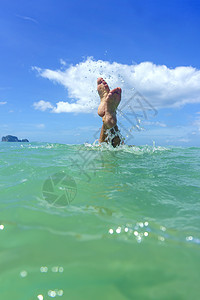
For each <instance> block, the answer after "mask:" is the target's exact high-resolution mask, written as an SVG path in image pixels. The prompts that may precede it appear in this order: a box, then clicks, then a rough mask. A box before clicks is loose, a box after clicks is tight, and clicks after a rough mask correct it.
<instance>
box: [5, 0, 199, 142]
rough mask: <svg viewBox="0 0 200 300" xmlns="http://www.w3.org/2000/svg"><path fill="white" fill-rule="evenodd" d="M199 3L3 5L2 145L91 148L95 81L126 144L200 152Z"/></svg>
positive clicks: (96, 122) (48, 0) (96, 121)
mask: <svg viewBox="0 0 200 300" xmlns="http://www.w3.org/2000/svg"><path fill="white" fill-rule="evenodd" d="M199 15H200V1H198V0H197V1H195V0H187V1H186V0H115V1H114V0H106V1H105V0H102V1H93V0H85V1H82V0H73V1H68V0H59V1H54V0H40V1H39V0H34V1H33V0H32V1H30V0H26V1H25V0H18V1H16V0H10V1H7V0H1V2H0V137H2V136H5V135H8V134H11V135H15V136H17V137H18V138H20V139H21V138H27V139H29V140H30V141H32V142H34V141H38V142H50V143H52V142H58V143H65V144H81V143H84V142H89V143H93V142H94V141H95V140H96V139H97V138H98V135H99V130H100V128H101V125H102V120H101V118H100V117H99V116H98V115H97V108H98V104H99V98H98V94H97V91H96V80H97V78H98V77H103V78H105V80H106V81H107V82H108V84H109V87H110V89H113V88H115V87H117V86H120V87H121V88H122V100H121V104H120V106H119V109H118V113H117V115H118V122H119V127H120V129H121V132H122V134H123V136H124V137H126V141H127V143H128V144H135V145H145V144H148V145H152V143H153V142H155V143H156V145H160V146H168V145H175V146H184V147H191V146H200V60H199V53H200V18H199Z"/></svg>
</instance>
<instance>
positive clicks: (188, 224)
mask: <svg viewBox="0 0 200 300" xmlns="http://www.w3.org/2000/svg"><path fill="white" fill-rule="evenodd" d="M0 241H1V246H0V299H2V300H4V299H6V300H37V299H39V300H43V299H45V300H47V299H52V298H55V299H61V300H64V299H66V300H68V299H70V300H82V299H83V300H85V299H111V300H112V299H115V300H125V299H199V297H200V285H199V282H200V148H194V147H193V148H181V147H180V148H174V147H167V148H164V147H159V146H155V145H153V146H143V147H129V146H125V145H124V146H121V147H119V148H117V149H113V148H111V147H110V146H105V145H104V146H99V145H90V144H85V145H62V144H48V143H0Z"/></svg>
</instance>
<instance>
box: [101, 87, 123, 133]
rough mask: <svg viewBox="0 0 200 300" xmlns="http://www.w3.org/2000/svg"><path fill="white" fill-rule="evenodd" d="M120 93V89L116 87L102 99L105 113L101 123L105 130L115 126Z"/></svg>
mask: <svg viewBox="0 0 200 300" xmlns="http://www.w3.org/2000/svg"><path fill="white" fill-rule="evenodd" d="M121 93H122V90H121V88H119V87H117V88H116V89H114V90H112V91H110V92H109V93H108V94H107V96H106V97H105V99H104V102H103V109H104V112H105V113H104V116H103V123H104V126H105V128H107V129H109V128H112V127H114V126H115V125H116V124H117V118H116V109H117V107H118V105H119V103H120V101H121Z"/></svg>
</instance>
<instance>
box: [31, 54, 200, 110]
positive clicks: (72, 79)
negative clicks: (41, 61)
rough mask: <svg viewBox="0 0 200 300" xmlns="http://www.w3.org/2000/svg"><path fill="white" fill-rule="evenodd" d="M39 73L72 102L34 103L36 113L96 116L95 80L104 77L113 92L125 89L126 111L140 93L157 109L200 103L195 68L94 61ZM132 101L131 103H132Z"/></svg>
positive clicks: (199, 82) (198, 74)
mask: <svg viewBox="0 0 200 300" xmlns="http://www.w3.org/2000/svg"><path fill="white" fill-rule="evenodd" d="M33 69H34V70H36V71H37V73H38V74H39V75H40V76H41V77H43V78H46V79H49V80H50V81H52V82H54V83H57V84H60V85H62V86H63V87H64V88H66V89H67V92H68V98H69V99H70V101H69V102H64V101H59V102H57V103H56V105H52V104H51V103H50V102H46V101H43V100H41V101H39V102H35V103H34V107H35V108H36V109H40V110H42V111H45V110H46V109H51V112H54V113H61V112H66V113H67V112H68V113H69V112H75V113H91V112H93V111H95V112H96V109H97V107H98V104H99V97H98V94H97V92H96V80H97V78H98V77H103V78H104V79H105V80H106V81H107V82H108V85H109V86H110V88H111V89H113V88H115V87H117V86H119V87H121V88H122V91H123V93H122V101H121V106H122V107H123V105H124V103H126V102H127V101H128V100H129V99H130V98H131V97H132V96H133V95H134V93H135V91H138V92H139V93H140V94H141V95H142V96H143V97H144V98H145V99H146V100H147V101H148V102H149V103H151V105H152V106H153V107H155V108H156V109H160V108H167V107H180V106H183V105H185V104H191V103H200V70H197V69H195V68H193V67H190V66H189V67H176V68H174V69H170V68H168V67H166V66H165V65H155V64H153V63H151V62H142V63H140V64H133V65H125V64H120V63H117V62H113V63H110V62H108V61H102V60H98V61H96V60H94V59H93V58H87V60H86V61H84V62H80V63H79V64H76V65H71V66H69V67H67V68H66V69H65V70H50V69H41V68H38V67H34V68H33ZM134 100H135V99H134V98H133V99H132V100H131V101H132V102H133V101H134Z"/></svg>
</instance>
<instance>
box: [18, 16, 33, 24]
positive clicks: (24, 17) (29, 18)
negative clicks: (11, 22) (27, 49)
mask: <svg viewBox="0 0 200 300" xmlns="http://www.w3.org/2000/svg"><path fill="white" fill-rule="evenodd" d="M16 17H18V18H20V19H23V20H26V21H31V22H33V23H36V24H38V21H37V20H35V19H33V18H31V17H27V16H20V15H16Z"/></svg>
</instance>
